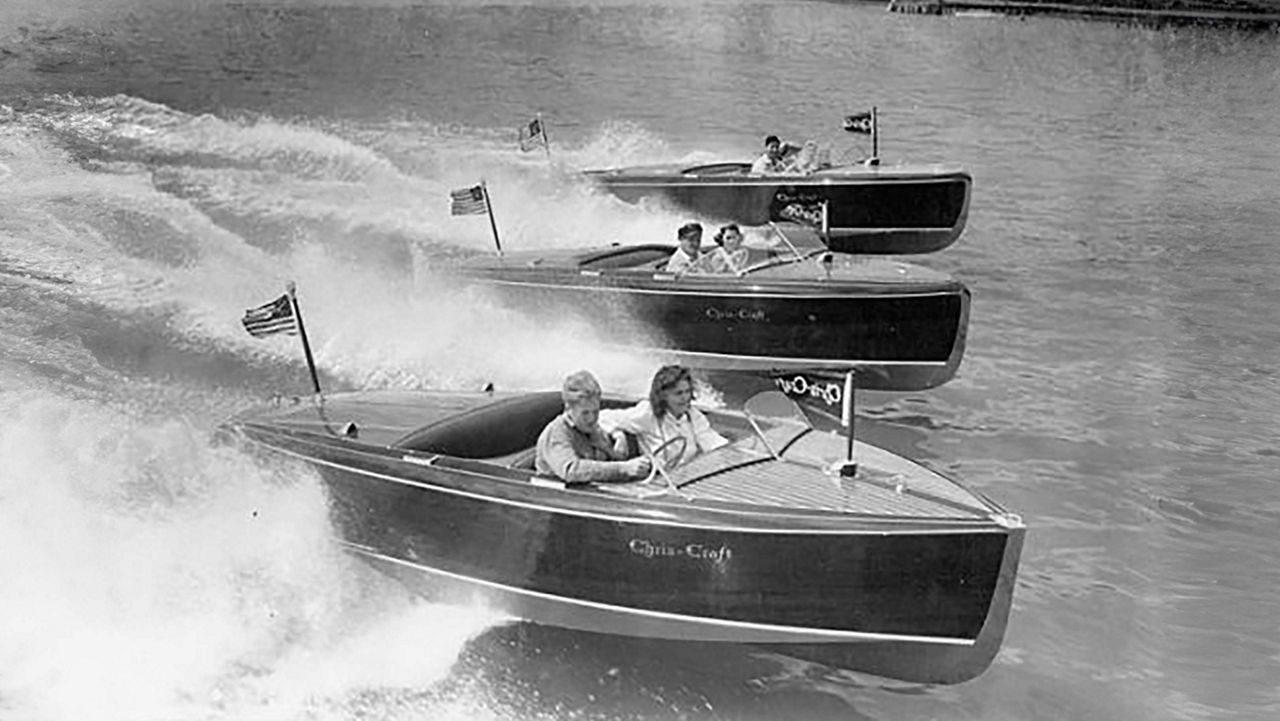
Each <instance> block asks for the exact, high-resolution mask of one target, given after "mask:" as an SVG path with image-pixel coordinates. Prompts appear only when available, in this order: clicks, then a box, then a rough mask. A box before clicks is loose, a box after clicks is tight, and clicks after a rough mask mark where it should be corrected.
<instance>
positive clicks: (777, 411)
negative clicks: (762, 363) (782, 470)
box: [742, 391, 813, 457]
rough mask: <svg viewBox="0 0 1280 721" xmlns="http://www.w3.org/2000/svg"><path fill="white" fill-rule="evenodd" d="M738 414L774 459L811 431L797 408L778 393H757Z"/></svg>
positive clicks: (801, 412)
mask: <svg viewBox="0 0 1280 721" xmlns="http://www.w3.org/2000/svg"><path fill="white" fill-rule="evenodd" d="M742 412H743V413H744V414H746V416H747V420H748V421H750V422H751V427H752V428H753V429H754V430H755V432H756V436H757V437H758V438H759V439H760V440H761V441H762V442H763V443H764V444H765V446H766V447H767V448H768V449H769V453H770V454H771V455H773V456H774V457H777V456H780V455H781V454H782V453H783V451H785V450H786V449H787V446H789V445H791V443H792V442H794V441H795V440H796V439H797V438H799V437H800V436H802V435H804V434H805V433H807V432H809V431H810V430H812V429H813V425H812V424H811V423H810V422H809V418H808V416H806V415H805V414H804V411H802V410H801V409H800V406H799V405H797V404H796V402H795V401H793V400H791V399H790V398H788V397H787V396H786V394H784V393H783V392H782V391H764V392H761V393H757V394H756V395H754V396H752V397H751V398H750V399H748V400H747V402H746V403H745V404H743V406H742Z"/></svg>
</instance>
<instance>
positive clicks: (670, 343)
mask: <svg viewBox="0 0 1280 721" xmlns="http://www.w3.org/2000/svg"><path fill="white" fill-rule="evenodd" d="M460 276H461V277H463V278H466V279H467V280H469V281H471V282H474V283H478V284H481V285H482V286H483V287H484V288H485V289H487V290H488V291H490V292H492V293H494V294H495V295H496V297H497V299H498V302H500V303H501V304H503V305H507V306H510V307H515V308H521V309H524V310H526V311H528V312H530V313H531V314H536V315H538V316H539V317H549V318H555V319H563V318H575V319H579V320H582V321H585V322H586V323H588V324H589V325H590V326H591V327H592V328H593V329H594V330H595V331H596V333H597V336H598V337H599V338H600V339H601V340H602V341H604V342H606V343H610V344H616V345H620V346H626V347H630V348H636V349H638V350H642V351H645V352H648V353H656V354H660V355H663V356H670V357H672V358H673V359H676V360H678V361H680V362H681V363H683V364H685V365H688V366H691V367H697V368H709V369H720V370H742V371H755V372H769V371H786V370H795V369H833V370H843V369H849V368H857V369H859V370H860V371H862V372H861V373H860V375H859V385H860V387H864V388H869V389H875V390H898V391H913V390H923V389H926V388H933V387H935V386H938V385H941V384H943V383H946V382H947V381H949V380H951V379H952V378H953V377H954V376H955V374H956V372H957V370H958V369H959V366H960V362H961V360H962V359H963V356H964V350H965V340H966V335H967V328H968V319H969V306H970V294H969V290H968V289H967V288H966V287H965V286H964V285H962V284H961V283H959V282H958V281H954V280H929V281H926V282H920V283H909V282H892V281H893V279H887V280H886V282H875V281H872V282H867V283H862V284H858V283H841V282H838V281H835V282H831V281H826V280H823V279H821V278H818V277H815V278H810V279H807V280H806V281H805V282H777V283H770V281H768V280H767V279H759V280H753V279H751V278H750V277H748V278H743V279H732V280H720V279H713V278H706V277H682V278H676V277H673V276H671V275H669V274H666V275H664V274H662V273H648V274H643V273H638V274H613V275H610V274H607V273H606V274H600V273H596V274H591V273H581V272H574V271H557V270H552V269H546V268H543V269H537V270H534V269H530V268H528V267H525V266H522V265H520V264H518V263H512V264H510V265H507V266H496V265H494V264H493V263H492V262H491V263H489V265H488V266H487V267H486V266H475V267H469V268H465V269H463V270H461V271H460Z"/></svg>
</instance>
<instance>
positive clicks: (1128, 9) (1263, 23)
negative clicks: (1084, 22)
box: [888, 0, 1280, 30]
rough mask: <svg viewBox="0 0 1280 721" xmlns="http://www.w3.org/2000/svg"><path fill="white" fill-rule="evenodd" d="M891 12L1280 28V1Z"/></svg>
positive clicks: (1028, 3) (970, 4)
mask: <svg viewBox="0 0 1280 721" xmlns="http://www.w3.org/2000/svg"><path fill="white" fill-rule="evenodd" d="M888 9H889V11H890V12H899V13H915V14H927V15H954V14H986V13H991V14H996V15H1016V16H1022V15H1063V16H1066V15H1070V16H1078V17H1087V18H1090V19H1095V20H1111V21H1118V22H1139V23H1144V24H1186V25H1220V26H1234V27H1249V28H1259V29H1276V30H1280V3H1266V4H1255V3H1236V2H1233V3H1220V4H1211V3H1204V2H1201V3H1194V4H1188V3H1130V4H1105V3H1093V2H1036V0H889V4H888Z"/></svg>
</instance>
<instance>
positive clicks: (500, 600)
mask: <svg viewBox="0 0 1280 721" xmlns="http://www.w3.org/2000/svg"><path fill="white" fill-rule="evenodd" d="M418 395H421V394H418ZM478 396H479V397H478ZM417 397H418V396H417V395H414V394H406V393H392V394H349V395H346V396H336V397H330V398H327V399H326V400H325V401H324V403H323V404H316V405H314V406H312V405H306V404H298V405H295V406H291V407H285V408H278V407H277V408H274V409H266V410H263V411H259V412H256V413H254V414H250V415H248V416H246V417H243V418H241V419H238V420H236V421H234V422H232V423H231V424H229V425H228V426H227V427H226V430H227V431H228V432H230V433H232V434H233V436H234V437H235V438H237V439H239V440H241V441H243V442H245V443H247V444H248V445H250V446H251V447H253V448H255V449H258V450H260V451H263V452H267V453H269V454H270V455H271V456H272V457H275V458H278V457H281V456H283V457H286V458H292V459H295V460H297V461H300V462H305V463H307V464H309V465H310V466H311V467H312V468H314V469H315V471H316V472H317V474H318V476H319V478H320V479H321V481H322V482H323V484H324V486H325V488H326V490H327V494H328V498H329V507H330V517H331V521H332V524H333V526H334V530H335V533H336V534H337V536H338V537H339V538H340V539H341V543H342V544H343V545H344V546H345V547H346V548H347V549H348V550H350V551H351V552H353V553H354V554H356V555H358V556H360V557H361V558H363V559H364V560H366V561H367V562H369V563H370V564H371V565H373V566H375V567H376V568H378V569H379V570H382V571H384V572H386V573H387V574H389V575H391V576H393V577H395V578H398V579H400V580H401V581H403V582H404V583H405V584H406V585H407V586H408V587H409V588H411V589H413V590H414V591H415V592H417V593H420V594H422V595H424V596H426V597H429V598H433V599H437V600H442V601H450V602H459V603H465V604H482V605H484V606H485V607H487V608H490V609H492V610H494V611H496V612H498V613H502V614H506V615H508V616H510V617H512V618H516V619H521V620H523V621H528V622H532V623H535V624H540V625H544V626H548V627H554V628H559V629H567V630H569V631H572V632H583V633H598V634H607V635H610V636H625V637H633V638H637V639H647V640H656V641H661V642H680V643H695V644H709V645H712V646H715V645H719V644H732V645H734V646H741V645H743V644H747V645H750V646H753V647H759V648H762V649H766V650H770V651H775V652H779V653H784V654H787V655H790V656H794V657H796V658H803V659H809V660H814V661H818V662H822V663H826V664H829V665H832V666H837V667H841V668H851V669H856V670H863V671H867V672H871V673H878V674H880V675H885V676H890V677H894V678H903V679H910V680H917V681H925V682H937V683H952V682H959V681H963V680H966V679H967V678H971V677H973V676H975V675H977V674H978V673H981V672H982V670H983V669H985V668H986V666H987V665H989V664H990V662H991V659H992V658H993V657H994V653H995V651H996V650H997V649H998V648H999V645H1000V640H1001V637H1002V635H1003V629H1004V626H1005V624H1006V620H1007V615H1008V611H1009V603H1010V599H1011V595H1012V592H1013V580H1014V576H1015V574H1016V570H1017V560H1018V557H1019V553H1020V549H1021V544H1022V537H1023V533H1024V528H1023V526H1022V524H1021V521H1020V520H1018V519H1017V518H1016V517H1015V516H1012V515H1009V514H1007V513H1006V512H1005V511H1003V509H1000V508H999V506H996V505H995V504H993V503H991V502H990V501H988V500H987V499H985V498H983V497H982V496H980V495H979V494H975V493H973V492H971V491H968V490H967V489H964V488H963V487H962V486H959V485H958V484H955V483H954V482H953V481H949V480H948V479H946V478H944V477H942V476H940V475H939V474H936V473H934V472H932V471H929V470H927V469H925V468H923V467H921V466H919V465H918V464H914V463H911V462H910V461H908V460H906V459H904V458H901V457H899V456H896V455H894V454H891V453H889V452H888V451H885V450H883V449H878V448H875V447H874V446H869V445H866V444H863V443H859V444H858V445H857V448H856V455H857V458H859V459H860V467H861V469H860V470H859V472H858V475H857V477H856V478H837V477H832V476H829V475H827V474H825V473H824V472H823V471H822V468H824V467H825V465H824V464H826V463H827V462H828V460H827V459H828V456H829V455H830V454H831V453H833V452H836V453H839V452H840V451H841V449H842V448H843V447H844V441H843V439H840V438H838V437H837V436H832V435H829V434H824V433H819V432H817V431H814V430H812V429H809V430H805V429H804V427H803V426H801V427H800V430H799V431H798V432H797V431H788V430H787V426H779V427H776V428H775V429H774V431H770V432H769V433H765V434H764V435H757V436H753V435H751V434H752V432H753V430H752V429H754V432H756V433H760V429H759V428H758V427H757V426H756V425H755V424H756V421H750V422H749V421H748V419H746V418H745V417H741V416H734V415H733V414H728V413H725V412H722V411H715V410H708V417H709V419H710V420H711V422H712V423H713V425H714V426H716V427H717V428H719V429H720V430H721V431H722V432H725V433H727V434H728V437H729V438H730V439H731V443H730V445H729V446H727V447H725V448H721V449H718V450H717V451H713V452H710V453H706V454H702V455H700V456H699V457H697V458H696V459H693V460H691V461H689V462H687V463H685V464H682V465H681V466H680V467H679V468H677V469H675V470H674V471H671V472H672V473H673V474H674V475H673V478H672V483H673V484H675V485H676V486H677V487H678V488H679V490H678V491H671V492H669V493H668V494H666V495H662V496H658V497H637V496H634V495H628V494H626V493H621V492H622V491H625V490H627V488H628V487H627V486H621V487H619V486H603V487H594V486H583V487H571V488H566V487H565V486H564V485H563V484H558V483H548V482H546V481H543V480H540V477H538V476H537V475H535V473H534V471H533V470H532V467H531V465H528V464H527V463H528V462H529V461H530V460H531V451H532V443H533V439H534V438H536V436H537V434H538V431H539V430H540V429H541V428H542V427H544V426H545V424H546V423H547V422H549V421H550V420H551V419H553V418H554V417H556V415H558V413H559V412H560V411H561V409H562V403H561V401H560V398H559V395H558V394H556V393H541V394H518V395H513V396H509V397H504V398H501V399H495V398H493V397H492V396H487V395H482V394H435V395H432V396H430V397H431V401H430V403H423V402H419V401H417V400H415V399H416V398H417ZM606 401H607V403H606V405H608V406H609V407H619V404H623V405H625V404H626V403H627V401H624V400H622V399H606ZM792 424H793V425H794V422H792ZM744 434H746V435H744ZM769 438H772V440H767V439H769ZM753 439H754V440H753ZM762 442H763V443H764V444H765V445H760V443H762ZM766 449H767V451H768V452H765V450H766ZM526 454H527V455H526ZM520 458H523V459H524V460H523V461H521V460H518V459H520Z"/></svg>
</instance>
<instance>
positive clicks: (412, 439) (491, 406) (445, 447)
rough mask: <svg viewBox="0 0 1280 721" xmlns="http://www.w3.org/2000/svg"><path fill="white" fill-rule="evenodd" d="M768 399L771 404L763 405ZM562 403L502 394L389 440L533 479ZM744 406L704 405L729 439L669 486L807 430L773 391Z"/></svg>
mask: <svg viewBox="0 0 1280 721" xmlns="http://www.w3.org/2000/svg"><path fill="white" fill-rule="evenodd" d="M634 402H635V401H634V400H630V399H623V398H617V397H606V398H604V399H602V402H601V408H602V409H614V408H626V407H629V406H631V405H632V404H633V403H634ZM770 403H772V404H773V407H772V408H769V407H768V404H770ZM563 410H564V403H563V401H562V400H561V397H560V394H559V393H558V392H554V391H548V392H540V393H528V394H524V395H519V396H512V397H509V398H501V399H498V400H495V401H493V402H491V403H486V404H484V405H481V406H478V407H475V408H472V409H471V410H468V411H465V412H463V413H460V414H457V415H454V416H451V417H449V418H445V419H443V420H440V421H436V422H434V423H430V424H428V425H426V426H423V427H422V428H419V429H417V430H414V431H412V432H410V433H408V434H406V435H404V436H403V437H401V438H400V439H399V440H396V441H395V442H393V443H392V444H391V447H392V448H395V449H396V450H402V451H408V452H412V453H414V454H420V455H423V456H442V457H447V458H449V459H460V460H462V461H465V462H480V463H483V464H485V465H487V466H490V467H492V466H497V467H500V468H504V469H510V470H515V471H518V472H520V473H519V474H518V476H513V479H515V478H517V477H519V478H529V479H530V480H531V479H532V476H533V475H535V473H534V472H535V467H534V455H535V453H536V446H537V442H538V436H539V434H541V432H542V429H543V428H545V427H546V425H547V424H548V423H550V422H551V421H553V420H554V419H555V418H556V417H557V416H558V415H560V413H561V412H562V411H563ZM744 410H745V413H744V414H742V415H739V414H732V413H724V412H718V411H715V410H711V411H708V413H707V416H708V419H709V420H711V422H712V425H713V427H715V429H716V430H717V431H718V432H719V433H720V434H721V435H723V436H724V437H725V438H727V439H728V440H729V445H728V446H725V447H723V448H722V449H717V450H715V451H711V452H710V453H707V454H704V455H703V456H700V457H699V458H698V462H697V463H696V464H693V463H690V464H687V465H688V466H694V465H696V466H697V467H696V468H685V467H684V465H686V464H681V467H679V468H672V469H664V473H669V474H670V476H669V477H668V480H669V482H670V484H671V486H672V487H675V486H676V485H677V484H681V483H688V482H692V481H693V480H696V479H697V478H699V477H702V476H704V475H706V474H707V473H715V472H719V471H720V470H725V469H727V468H730V467H735V466H739V465H742V464H743V463H744V462H746V463H754V462H758V461H760V460H765V459H768V458H771V457H772V458H777V457H779V456H780V455H781V453H782V452H783V451H784V450H785V449H786V446H787V445H789V444H790V443H792V442H794V441H795V439H796V438H798V437H799V436H801V435H803V434H804V433H806V432H807V431H808V430H810V429H811V426H810V425H809V423H808V421H807V419H806V418H805V416H804V413H803V412H802V411H801V410H799V407H798V406H796V405H795V403H794V402H793V401H791V400H790V399H788V398H786V397H785V396H783V395H782V394H781V393H778V392H776V391H767V392H765V393H762V394H760V395H758V396H757V397H756V398H753V399H752V400H751V401H748V403H747V405H746V406H745V407H744ZM722 451H723V452H722ZM641 452H642V451H641V449H640V448H639V445H638V443H634V442H633V443H632V454H631V455H632V456H635V455H638V454H640V453H641ZM504 475H506V474H504Z"/></svg>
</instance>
